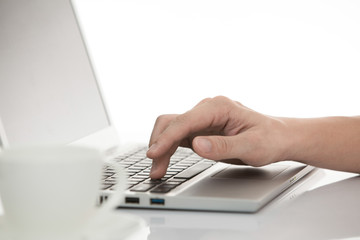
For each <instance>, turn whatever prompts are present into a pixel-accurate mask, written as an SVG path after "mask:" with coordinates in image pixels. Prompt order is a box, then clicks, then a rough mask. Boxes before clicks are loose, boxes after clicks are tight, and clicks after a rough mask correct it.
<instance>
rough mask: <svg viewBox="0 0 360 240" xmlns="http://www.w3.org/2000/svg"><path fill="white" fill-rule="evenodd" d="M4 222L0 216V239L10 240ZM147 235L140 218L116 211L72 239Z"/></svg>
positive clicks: (130, 238)
mask: <svg viewBox="0 0 360 240" xmlns="http://www.w3.org/2000/svg"><path fill="white" fill-rule="evenodd" d="M4 220H5V219H4V216H0V239H1V240H12V239H11V238H10V237H9V234H8V232H7V231H6V228H5V226H4ZM149 233H150V230H149V227H148V226H147V224H146V222H145V221H144V220H143V219H142V218H141V217H139V216H136V215H132V214H129V213H123V212H121V210H116V211H114V212H109V213H107V214H106V215H105V216H104V217H103V218H102V219H101V220H100V219H97V220H95V221H91V223H90V224H89V225H88V227H87V228H86V230H85V231H82V233H81V234H80V236H79V234H76V237H74V239H81V240H120V239H121V240H135V239H136V240H141V239H144V240H146V239H147V237H148V235H149ZM72 239H73V238H72Z"/></svg>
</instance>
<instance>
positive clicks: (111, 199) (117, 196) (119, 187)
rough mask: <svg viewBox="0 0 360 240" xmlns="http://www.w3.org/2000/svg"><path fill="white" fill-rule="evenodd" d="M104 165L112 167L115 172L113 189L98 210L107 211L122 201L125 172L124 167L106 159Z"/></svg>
mask: <svg viewBox="0 0 360 240" xmlns="http://www.w3.org/2000/svg"><path fill="white" fill-rule="evenodd" d="M105 164H106V165H108V166H110V167H112V168H113V169H114V170H115V172H116V180H117V183H116V184H115V189H114V191H113V192H112V193H111V194H110V195H109V196H108V198H107V199H106V200H105V201H104V202H103V203H102V204H101V205H100V208H99V211H101V212H105V213H106V212H109V211H112V210H113V209H115V208H116V207H117V206H119V205H120V203H122V202H123V201H124V192H125V187H126V172H125V169H124V168H123V167H122V166H120V165H119V164H116V163H113V162H110V161H106V162H105Z"/></svg>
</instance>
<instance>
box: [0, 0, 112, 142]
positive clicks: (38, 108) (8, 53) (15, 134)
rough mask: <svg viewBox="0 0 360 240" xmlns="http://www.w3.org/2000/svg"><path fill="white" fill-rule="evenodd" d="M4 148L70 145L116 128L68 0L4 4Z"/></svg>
mask: <svg viewBox="0 0 360 240" xmlns="http://www.w3.org/2000/svg"><path fill="white" fill-rule="evenodd" d="M0 36H1V37H0V134H1V135H0V137H1V141H2V144H3V145H4V143H5V142H6V144H5V145H8V146H16V145H28V144H43V143H46V144H56V143H61V144H62V143H69V142H72V141H74V140H77V139H79V138H82V137H84V136H86V135H88V134H91V133H93V132H96V131H97V130H100V129H103V128H105V127H107V126H109V125H110V121H109V118H108V116H107V113H106V111H105V108H104V104H103V100H102V98H101V94H100V92H99V88H98V86H97V82H96V79H95V77H94V74H93V69H92V67H91V64H90V62H89V58H88V54H87V52H86V49H85V47H84V43H83V39H82V37H81V34H80V30H79V27H78V24H77V21H76V19H75V15H74V12H73V9H72V6H71V3H70V1H67V0H52V1H48V0H40V1H28V0H19V1H13V0H2V1H1V2H0Z"/></svg>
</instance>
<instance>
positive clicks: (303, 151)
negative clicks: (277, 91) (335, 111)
mask: <svg viewBox="0 0 360 240" xmlns="http://www.w3.org/2000/svg"><path fill="white" fill-rule="evenodd" d="M283 120H284V122H285V123H286V126H287V131H286V132H287V136H286V137H287V138H288V139H289V146H288V147H287V149H288V151H287V153H286V154H285V156H287V158H288V159H290V160H295V161H300V162H304V163H306V164H310V165H313V166H317V167H323V168H329V169H335V170H341V171H348V172H357V173H360V117H326V118H312V119H299V118H283Z"/></svg>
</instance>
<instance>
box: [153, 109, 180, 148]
mask: <svg viewBox="0 0 360 240" xmlns="http://www.w3.org/2000/svg"><path fill="white" fill-rule="evenodd" d="M176 116H178V114H167V115H161V116H159V117H158V118H157V119H156V121H155V124H154V128H153V130H152V133H151V136H150V141H149V147H150V146H151V145H152V144H153V143H154V142H156V139H157V138H158V137H159V135H160V134H161V133H162V132H163V131H164V130H165V129H166V128H167V127H168V126H169V123H170V122H171V121H172V120H173V119H174V118H175V117H176Z"/></svg>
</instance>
